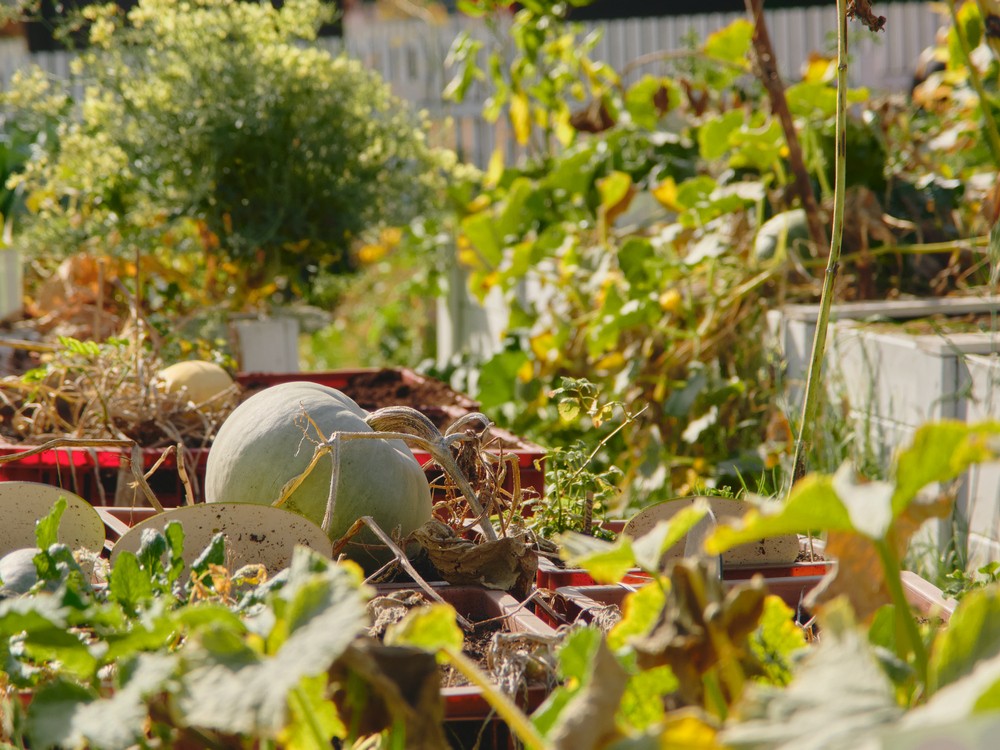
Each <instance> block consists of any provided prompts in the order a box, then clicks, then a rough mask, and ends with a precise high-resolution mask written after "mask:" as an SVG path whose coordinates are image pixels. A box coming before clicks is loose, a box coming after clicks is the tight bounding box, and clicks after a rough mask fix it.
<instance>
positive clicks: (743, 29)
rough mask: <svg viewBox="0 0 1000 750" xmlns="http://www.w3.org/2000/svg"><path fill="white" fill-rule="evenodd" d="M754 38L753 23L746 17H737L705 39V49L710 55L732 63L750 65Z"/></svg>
mask: <svg viewBox="0 0 1000 750" xmlns="http://www.w3.org/2000/svg"><path fill="white" fill-rule="evenodd" d="M752 39H753V24H752V23H750V21H748V20H747V19H745V18H740V19H737V20H736V21H733V22H732V23H730V24H729V25H728V26H726V27H725V28H723V29H719V31H716V32H713V33H711V34H709V35H708V37H707V38H706V39H705V45H704V51H705V54H706V55H708V56H709V57H715V58H717V59H719V60H725V61H726V62H730V63H742V64H744V65H747V66H749V60H748V59H747V57H748V55H749V54H750V42H751V40H752Z"/></svg>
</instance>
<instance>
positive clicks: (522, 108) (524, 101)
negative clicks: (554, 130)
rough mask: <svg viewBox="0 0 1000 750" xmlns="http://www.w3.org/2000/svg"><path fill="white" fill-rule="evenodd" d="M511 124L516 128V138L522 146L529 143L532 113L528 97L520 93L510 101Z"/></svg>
mask: <svg viewBox="0 0 1000 750" xmlns="http://www.w3.org/2000/svg"><path fill="white" fill-rule="evenodd" d="M510 122H511V125H513V126H514V137H515V138H516V139H517V142H518V143H520V144H521V145H522V146H523V145H524V144H526V143H527V142H528V136H530V135H531V112H530V107H529V106H528V97H527V95H526V94H524V93H523V92H518V93H517V94H515V95H514V96H513V97H511V100H510Z"/></svg>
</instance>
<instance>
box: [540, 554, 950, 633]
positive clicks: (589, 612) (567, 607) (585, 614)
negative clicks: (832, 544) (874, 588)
mask: <svg viewBox="0 0 1000 750" xmlns="http://www.w3.org/2000/svg"><path fill="white" fill-rule="evenodd" d="M810 565H813V566H815V567H813V568H812V569H811V572H810V569H807V568H805V567H803V566H796V567H797V568H798V570H796V571H794V573H793V575H788V576H781V575H768V574H769V573H771V574H773V573H777V572H782V571H778V570H773V571H759V572H761V573H763V574H764V576H765V585H766V586H767V589H768V591H769V592H770V593H771V594H774V595H776V596H779V597H781V600H782V601H783V602H784V603H785V604H787V605H788V606H789V607H791V608H792V610H794V611H795V612H796V613H797V618H798V619H800V620H802V621H805V620H807V619H808V616H807V615H806V613H804V612H803V610H802V601H803V599H804V598H805V596H806V594H808V593H809V592H810V591H811V590H812V589H813V588H814V587H815V586H816V585H817V584H818V583H819V582H820V580H821V579H822V577H823V573H825V571H826V568H825V567H824V566H826V565H829V564H828V563H822V564H817V563H812V564H810ZM820 570H822V571H823V573H821V572H820ZM783 572H792V571H790V570H789V571H783ZM745 581H746V579H723V586H724V587H725V588H726V589H727V590H728V589H731V588H733V587H735V586H736V585H738V584H739V583H743V582H745ZM902 582H903V591H904V593H905V594H906V599H907V601H908V602H909V603H910V605H911V606H912V607H913V609H914V611H915V612H916V614H917V615H918V616H920V617H924V618H931V617H937V618H940V619H941V620H942V621H944V622H947V621H948V620H950V619H951V614H952V612H954V611H955V606H956V604H957V603H956V602H955V600H954V599H948V598H947V597H945V596H944V595H943V594H942V593H941V590H940V589H939V588H937V587H936V586H934V585H933V584H932V583H930V582H929V581H927V580H925V579H923V578H921V577H920V576H918V575H917V574H916V573H913V572H911V571H903V574H902ZM632 590H633V589H632V587H631V586H628V585H619V586H613V585H612V586H597V585H594V586H563V587H561V588H558V589H556V590H555V596H554V597H553V599H552V602H551V604H550V606H551V609H552V610H553V612H554V613H555V614H556V615H557V616H558V618H559V621H558V622H554V623H552V624H554V625H564V624H571V623H574V622H577V621H580V622H585V623H592V622H595V621H598V620H601V619H602V617H606V616H607V613H608V610H609V608H616V609H620V608H621V606H622V605H623V603H624V601H625V597H626V596H628V594H629V593H631V591H632ZM612 611H614V609H612Z"/></svg>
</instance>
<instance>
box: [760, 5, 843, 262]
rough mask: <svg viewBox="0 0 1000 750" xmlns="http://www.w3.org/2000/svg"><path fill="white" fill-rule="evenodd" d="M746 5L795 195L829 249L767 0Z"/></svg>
mask: <svg viewBox="0 0 1000 750" xmlns="http://www.w3.org/2000/svg"><path fill="white" fill-rule="evenodd" d="M745 3H746V9H747V14H748V15H749V16H750V20H751V22H752V23H753V46H754V52H755V53H756V55H757V76H758V77H759V78H760V81H761V83H762V84H764V88H765V89H766V90H767V96H768V98H769V99H770V100H771V112H772V114H774V116H775V117H777V118H778V122H780V123H781V129H782V131H784V134H785V143H786V144H787V145H788V163H789V165H790V166H791V168H792V175H793V178H794V181H795V192H796V193H798V196H799V200H800V201H801V202H802V208H803V210H804V211H805V213H806V224H807V225H808V227H809V239H810V240H812V243H813V245H815V246H816V248H817V250H819V249H821V248H823V247H826V244H827V240H826V228H825V227H824V226H823V221H822V219H821V218H820V213H819V205H818V204H817V203H816V195H815V194H814V193H813V189H812V182H810V181H809V172H808V171H807V170H806V164H805V161H804V160H803V158H802V147H801V146H800V145H799V136H798V133H796V131H795V121H794V120H792V113H791V112H790V111H789V109H788V100H787V99H785V86H784V84H783V83H782V81H781V74H780V73H779V72H778V63H777V60H776V59H775V57H774V47H773V45H772V44H771V35H770V34H769V33H768V31H767V23H766V22H765V21H764V0H745Z"/></svg>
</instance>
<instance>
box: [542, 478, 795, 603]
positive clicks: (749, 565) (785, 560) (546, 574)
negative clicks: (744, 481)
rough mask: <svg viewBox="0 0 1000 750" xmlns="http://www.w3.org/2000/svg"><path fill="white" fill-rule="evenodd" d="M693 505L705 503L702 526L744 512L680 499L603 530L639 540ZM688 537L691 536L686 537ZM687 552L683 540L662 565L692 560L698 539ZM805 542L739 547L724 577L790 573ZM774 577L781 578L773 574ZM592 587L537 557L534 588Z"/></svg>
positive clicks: (587, 579) (636, 574)
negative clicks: (674, 561) (756, 572)
mask: <svg viewBox="0 0 1000 750" xmlns="http://www.w3.org/2000/svg"><path fill="white" fill-rule="evenodd" d="M696 501H704V502H705V503H706V504H707V506H708V512H709V516H708V517H706V519H705V521H704V523H706V524H709V526H706V527H705V529H706V530H707V528H710V526H711V525H714V524H715V523H721V522H725V521H732V520H736V519H738V518H740V517H741V516H742V515H743V513H744V512H745V510H746V503H744V502H742V501H738V500H732V499H730V498H724V497H707V498H702V497H683V498H675V499H673V500H667V501H665V502H662V503H657V504H655V505H650V506H648V507H646V508H644V509H643V510H641V511H639V512H638V513H637V514H636V515H635V516H633V517H632V518H630V519H629V520H628V521H616V522H611V523H610V524H607V525H606V526H605V527H606V528H607V529H608V530H611V531H613V532H614V533H616V534H620V533H624V534H627V535H628V536H631V537H633V538H638V537H641V536H643V535H644V534H646V533H648V532H649V531H651V530H652V529H653V528H654V527H655V526H656V524H657V523H659V522H661V521H669V520H670V519H671V518H673V516H674V515H675V514H676V513H678V512H680V511H682V510H684V509H687V508H689V507H691V505H692V504H693V503H695V502H696ZM688 536H689V537H690V536H691V535H690V534H689V535H688ZM693 542H694V544H693V546H692V547H691V549H688V544H689V542H688V540H687V539H684V540H681V541H679V542H678V543H677V544H675V545H674V546H673V547H672V548H671V549H670V550H668V551H667V552H666V553H665V555H664V559H663V560H662V561H661V562H662V563H664V564H665V563H666V562H667V561H668V560H678V559H680V558H681V557H684V556H688V557H690V556H692V555H695V554H698V553H699V552H700V542H701V540H700V538H695V539H694V540H693ZM803 545H804V542H803V540H802V539H800V538H799V537H798V536H795V535H784V536H779V537H774V538H771V539H761V540H759V541H756V542H753V543H748V544H743V545H739V546H738V547H736V548H734V549H732V550H730V551H728V552H726V553H725V554H724V555H722V558H721V560H722V569H723V577H724V578H726V579H730V578H732V579H739V578H744V577H745V578H749V577H750V576H751V575H753V572H754V571H757V570H761V569H765V570H766V569H768V568H769V567H775V569H776V571H781V570H784V571H787V570H790V566H792V565H793V564H794V563H795V561H796V560H797V558H798V557H799V556H800V555H801V554H802V552H803ZM773 575H781V573H778V572H775V573H774V574H773ZM648 579H649V577H648V576H647V575H646V574H645V573H643V572H642V571H640V570H638V569H634V570H632V571H629V572H628V573H627V574H626V576H625V578H623V579H622V583H626V584H630V583H639V582H642V581H645V580H648ZM594 583H595V581H594V579H593V578H592V577H591V576H590V574H589V573H587V571H585V570H583V569H581V568H566V567H563V566H562V565H561V564H560V563H558V562H556V561H553V560H550V559H548V558H544V557H539V561H538V573H537V576H536V585H537V586H538V588H540V589H550V590H555V589H557V588H559V587H561V586H588V585H593V584H594Z"/></svg>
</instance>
